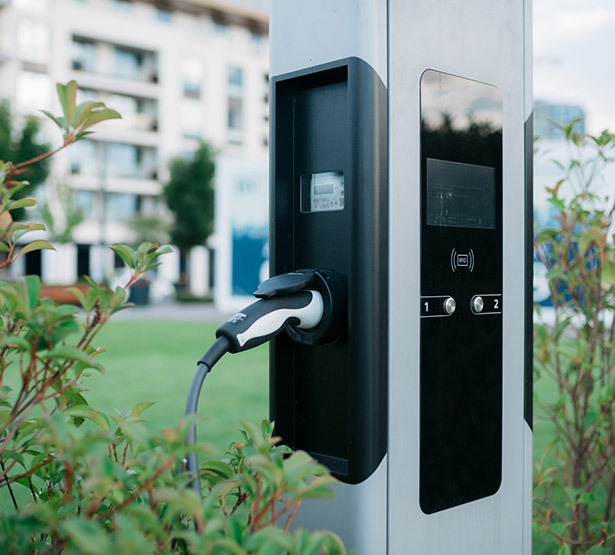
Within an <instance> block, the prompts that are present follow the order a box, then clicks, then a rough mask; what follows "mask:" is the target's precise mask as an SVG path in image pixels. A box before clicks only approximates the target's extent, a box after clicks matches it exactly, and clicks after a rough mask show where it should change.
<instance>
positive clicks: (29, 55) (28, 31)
mask: <svg viewBox="0 0 615 555" xmlns="http://www.w3.org/2000/svg"><path fill="white" fill-rule="evenodd" d="M49 38H50V37H49V25H47V23H45V22H44V21H33V20H31V19H25V20H23V21H20V22H19V29H18V32H17V52H18V54H19V57H20V58H21V59H22V60H25V61H27V62H33V63H36V64H46V63H47V62H48V61H49Z"/></svg>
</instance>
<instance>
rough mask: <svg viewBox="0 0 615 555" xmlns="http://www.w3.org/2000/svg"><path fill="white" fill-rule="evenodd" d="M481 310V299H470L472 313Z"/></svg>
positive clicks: (483, 305) (482, 304) (483, 304)
mask: <svg viewBox="0 0 615 555" xmlns="http://www.w3.org/2000/svg"><path fill="white" fill-rule="evenodd" d="M483 308H485V301H483V298H482V297H474V298H473V299H472V310H473V311H474V312H482V311H483Z"/></svg>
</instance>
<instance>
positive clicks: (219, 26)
mask: <svg viewBox="0 0 615 555" xmlns="http://www.w3.org/2000/svg"><path fill="white" fill-rule="evenodd" d="M227 32H228V25H227V24H226V23H224V22H222V21H214V34H216V35H219V36H222V35H226V33H227Z"/></svg>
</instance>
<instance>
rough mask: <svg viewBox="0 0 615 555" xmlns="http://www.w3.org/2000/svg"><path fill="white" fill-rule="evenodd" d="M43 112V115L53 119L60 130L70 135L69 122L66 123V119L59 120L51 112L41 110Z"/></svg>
mask: <svg viewBox="0 0 615 555" xmlns="http://www.w3.org/2000/svg"><path fill="white" fill-rule="evenodd" d="M41 112H43V114H45V115H46V116H47V117H48V118H50V119H52V120H53V121H54V122H55V124H56V125H57V126H58V127H59V128H60V129H62V130H63V131H65V132H66V133H68V122H67V121H66V118H64V117H60V118H57V117H55V116H54V115H53V114H52V113H51V112H48V111H47V110H41Z"/></svg>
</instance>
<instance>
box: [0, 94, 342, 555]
mask: <svg viewBox="0 0 615 555" xmlns="http://www.w3.org/2000/svg"><path fill="white" fill-rule="evenodd" d="M76 90H77V85H76V84H75V83H74V82H71V83H69V84H68V85H66V86H63V85H58V93H59V96H60V100H61V103H62V107H63V111H64V115H63V116H62V117H59V118H56V117H54V116H52V115H51V114H47V115H49V117H51V118H52V119H53V120H54V121H55V122H56V123H57V124H58V126H59V127H60V128H61V129H62V131H63V135H64V142H63V144H62V146H61V147H60V148H58V149H57V150H56V151H52V152H49V153H46V154H45V155H42V156H38V157H37V158H35V159H33V160H29V161H26V162H23V163H21V164H15V165H14V164H12V163H11V162H0V168H1V171H0V251H1V252H4V253H5V258H4V260H3V261H2V262H1V263H0V268H3V267H6V266H7V265H9V264H11V263H12V262H13V261H14V260H15V259H16V258H18V257H19V256H21V255H22V254H24V253H26V252H29V251H32V250H36V249H41V248H53V247H52V246H51V245H50V244H49V243H48V242H46V241H41V240H37V241H32V242H30V243H23V237H24V235H26V234H27V233H28V232H30V231H33V230H40V229H43V226H42V224H35V223H14V222H13V221H12V219H11V217H10V214H9V210H13V209H15V208H19V207H26V206H33V205H34V200H32V199H21V200H17V201H15V200H12V198H13V196H14V194H15V192H16V191H21V190H22V189H23V188H24V187H25V186H26V184H25V183H24V182H21V181H20V180H19V176H20V175H23V174H24V173H25V172H26V171H27V166H29V165H30V164H33V163H35V162H37V161H39V160H41V159H44V158H48V157H49V156H51V155H52V154H54V152H57V151H59V150H61V149H62V148H64V147H66V146H68V145H69V144H71V143H72V142H75V141H77V140H80V139H81V138H83V137H84V136H85V135H87V134H88V133H89V131H87V129H88V128H90V127H91V126H92V125H94V124H95V123H97V122H99V121H103V120H105V119H110V118H115V117H119V114H117V113H116V112H114V111H113V110H109V109H108V108H106V107H105V106H104V105H103V104H102V103H90V102H88V103H84V104H82V105H80V106H77V105H76V104H75V94H76ZM111 248H112V249H113V250H114V251H115V252H116V254H118V255H119V256H120V257H121V258H122V259H123V260H124V262H126V264H127V265H128V266H129V268H130V270H131V273H130V278H129V280H128V282H127V284H126V286H125V287H123V288H121V287H118V288H117V289H115V290H113V291H112V290H110V289H108V288H107V287H105V286H103V285H100V284H97V283H95V282H93V281H92V280H88V282H89V285H90V287H89V289H87V290H86V291H85V292H84V291H82V290H79V289H76V288H75V289H73V292H74V294H75V296H76V297H77V298H78V300H79V302H80V304H81V308H82V309H83V311H84V312H85V316H83V315H82V313H80V312H79V310H78V309H77V308H76V307H74V306H68V305H59V304H57V303H55V302H53V301H51V300H50V299H47V298H41V296H40V287H41V284H40V280H39V279H38V278H37V277H36V276H27V277H25V278H24V279H22V280H20V281H18V282H16V283H6V282H0V318H1V319H2V326H1V328H0V492H1V493H2V495H1V497H0V500H1V501H0V507H1V510H0V552H2V553H16V554H20V553H26V552H34V553H51V552H71V553H75V552H78V553H88V554H107V553H111V552H119V553H170V552H178V553H230V554H247V553H263V554H264V553H267V554H278V553H280V554H282V553H345V549H344V546H343V545H342V543H341V541H340V539H339V538H338V537H337V536H336V535H335V534H333V533H331V532H324V531H323V532H311V533H310V532H307V531H305V530H297V531H293V532H290V531H289V526H290V523H291V521H292V518H293V516H294V514H295V511H296V510H297V507H298V506H299V505H300V503H301V502H302V500H303V499H306V498H314V497H317V498H320V497H331V496H332V492H331V490H330V488H329V487H328V486H327V484H328V483H329V482H331V481H333V478H331V476H330V475H329V474H328V472H327V470H326V469H325V468H324V467H323V466H321V465H319V464H317V463H316V462H315V461H314V460H313V459H311V458H310V457H309V456H308V455H307V454H306V453H303V452H291V451H290V450H289V449H288V448H285V447H283V446H280V445H278V439H279V438H274V437H272V430H273V426H272V425H271V424H270V423H269V422H263V424H262V426H261V428H260V429H258V428H255V427H253V426H251V425H249V424H244V428H245V429H244V430H243V432H242V438H241V439H240V440H239V441H237V442H236V443H233V444H232V445H231V446H230V448H229V451H228V452H227V455H226V456H227V458H226V459H224V460H219V459H215V458H212V457H211V456H209V455H208V453H209V450H208V448H207V446H206V445H203V444H197V445H196V446H194V447H191V448H190V450H193V449H194V450H195V451H196V452H198V453H199V455H200V458H201V465H200V468H199V471H200V474H201V481H202V485H203V488H204V489H203V495H202V497H199V496H198V495H197V494H196V493H195V492H194V491H193V490H191V489H189V488H188V475H187V472H186V471H185V469H184V467H183V464H182V461H183V460H184V459H185V457H186V454H187V447H186V436H187V432H188V429H189V427H190V426H191V425H192V424H194V418H193V419H192V420H182V421H180V422H179V423H178V424H177V426H176V427H175V428H171V429H165V430H162V431H160V432H158V433H150V432H148V431H147V430H146V428H145V427H144V426H143V424H142V423H143V420H142V418H141V416H142V413H143V412H144V411H145V410H146V409H147V408H148V407H149V406H150V405H151V403H148V402H141V403H139V404H137V405H136V406H135V407H133V408H132V410H130V411H126V412H118V413H117V414H113V415H110V414H106V413H104V412H102V411H100V410H97V409H96V408H94V407H92V406H90V405H89V404H88V402H87V399H86V391H87V390H86V387H85V384H86V382H87V377H88V375H90V373H91V372H98V371H101V370H102V367H101V366H100V364H99V363H98V362H97V360H96V355H98V354H99V353H100V352H102V348H101V347H99V346H97V345H96V336H97V334H98V332H99V331H100V330H101V329H102V328H103V326H104V325H105V324H106V323H107V322H108V320H109V318H110V317H111V316H112V315H113V314H114V313H116V312H117V311H119V310H121V309H124V308H127V307H128V303H127V301H126V299H127V291H126V288H127V287H129V286H130V285H132V284H133V283H135V282H136V281H137V280H138V279H140V278H141V277H142V276H143V274H144V273H145V272H147V271H148V270H150V269H152V268H154V267H155V266H156V265H157V264H158V261H157V259H158V258H159V257H160V256H161V255H163V254H164V253H166V252H168V251H169V250H170V249H169V247H159V246H158V245H157V244H152V243H143V244H142V245H140V246H139V247H138V248H137V249H133V248H131V247H129V246H126V245H114V246H113V247H111Z"/></svg>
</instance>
